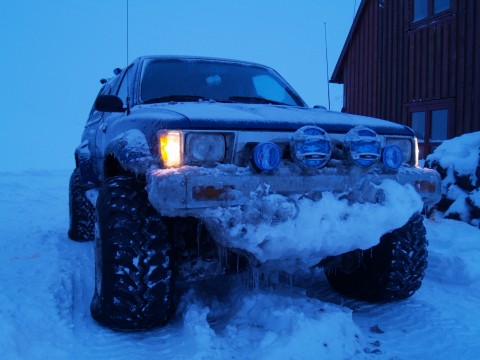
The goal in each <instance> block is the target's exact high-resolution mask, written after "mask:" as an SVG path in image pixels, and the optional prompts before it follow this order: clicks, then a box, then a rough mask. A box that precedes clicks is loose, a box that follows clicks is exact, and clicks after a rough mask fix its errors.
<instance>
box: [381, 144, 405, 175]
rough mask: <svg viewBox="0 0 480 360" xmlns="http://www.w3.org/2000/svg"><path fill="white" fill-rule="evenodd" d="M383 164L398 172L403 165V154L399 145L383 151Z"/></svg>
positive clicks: (387, 147)
mask: <svg viewBox="0 0 480 360" xmlns="http://www.w3.org/2000/svg"><path fill="white" fill-rule="evenodd" d="M382 159H383V164H384V165H385V166H386V167H387V168H388V169H390V170H397V169H398V168H399V167H400V166H401V165H402V163H403V152H402V149H400V147H399V146H397V145H388V146H385V148H384V149H383V154H382Z"/></svg>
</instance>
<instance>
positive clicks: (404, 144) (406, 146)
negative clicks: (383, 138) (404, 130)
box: [387, 138, 414, 163]
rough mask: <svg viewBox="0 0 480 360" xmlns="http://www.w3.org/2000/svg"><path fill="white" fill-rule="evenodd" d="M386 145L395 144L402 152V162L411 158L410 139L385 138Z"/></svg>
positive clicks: (412, 146)
mask: <svg viewBox="0 0 480 360" xmlns="http://www.w3.org/2000/svg"><path fill="white" fill-rule="evenodd" d="M387 145H397V146H398V147H399V148H400V149H401V150H402V153H403V162H406V163H409V162H410V161H411V160H412V149H414V145H412V141H411V140H410V139H405V138H387Z"/></svg>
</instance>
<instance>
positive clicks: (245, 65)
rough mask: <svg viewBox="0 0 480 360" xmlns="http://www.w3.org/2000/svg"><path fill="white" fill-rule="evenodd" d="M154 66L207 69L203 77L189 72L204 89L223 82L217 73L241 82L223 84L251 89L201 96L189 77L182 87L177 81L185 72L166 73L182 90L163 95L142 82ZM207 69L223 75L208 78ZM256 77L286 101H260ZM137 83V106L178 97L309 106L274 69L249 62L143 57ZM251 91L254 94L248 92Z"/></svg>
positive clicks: (213, 74) (152, 85) (212, 74)
mask: <svg viewBox="0 0 480 360" xmlns="http://www.w3.org/2000/svg"><path fill="white" fill-rule="evenodd" d="M155 63H163V64H166V65H168V63H169V65H171V66H175V63H178V64H183V65H184V66H187V67H188V65H189V64H195V65H197V66H200V67H199V68H198V70H201V69H202V68H203V69H204V70H206V71H205V72H204V74H203V77H202V72H201V71H191V72H190V73H189V75H190V76H191V78H193V77H196V78H197V80H199V79H201V80H202V81H203V82H202V86H203V87H204V88H205V86H210V87H211V88H212V89H213V88H214V86H215V85H218V84H220V83H221V82H222V81H223V78H222V76H221V75H219V73H220V74H223V76H225V75H226V76H227V78H228V77H229V76H231V77H232V79H233V77H234V76H237V77H238V79H239V80H241V81H235V80H232V79H230V80H229V81H230V82H228V81H225V84H227V85H235V86H237V85H238V86H239V87H240V86H243V87H244V88H245V87H246V86H247V85H244V83H245V84H247V83H248V87H251V89H249V90H245V91H247V93H245V92H240V93H236V92H235V91H232V92H231V93H228V92H225V93H222V95H224V96H220V97H219V96H209V95H210V94H209V93H207V92H208V91H206V90H203V91H204V93H202V91H201V90H199V89H200V86H198V87H197V89H196V91H198V92H197V93H194V92H192V88H191V86H192V85H191V84H192V83H193V80H192V81H191V78H189V80H188V85H187V80H184V81H183V85H181V84H182V81H180V79H181V77H180V75H185V74H184V73H181V74H180V73H178V74H176V75H172V74H171V73H169V74H170V76H171V77H172V79H173V80H175V82H174V83H173V82H172V84H174V85H177V84H180V86H179V88H181V87H182V86H183V90H182V91H178V92H177V91H170V92H164V93H162V92H161V91H160V90H157V89H155V88H154V87H156V86H157V85H156V83H155V82H154V81H151V83H150V84H147V83H146V82H145V83H144V81H145V79H147V75H146V72H147V71H148V70H151V69H153V68H152V67H151V65H152V64H155ZM159 68H160V67H159ZM205 68H207V69H205ZM208 68H210V69H215V68H218V69H219V70H223V72H217V73H216V72H212V73H211V75H210V76H208V77H207V76H206V75H205V74H206V72H207V71H208ZM228 70H230V71H228ZM154 71H155V69H153V71H152V72H154ZM157 72H159V71H157ZM249 72H250V74H249ZM159 73H161V72H159ZM162 73H168V72H166V71H163V72H162ZM179 74H180V75H179ZM197 74H198V77H197V76H196V75H197ZM255 74H257V75H256V76H257V77H259V76H263V77H268V78H269V79H271V80H273V81H274V82H275V83H276V84H277V85H278V89H282V90H283V91H284V94H280V95H284V98H285V99H287V101H279V100H278V99H273V98H271V99H269V98H261V97H260V96H259V95H258V94H257V89H256V88H254V84H253V78H254V76H253V75H255ZM244 75H250V77H248V76H246V77H243V76H244ZM175 76H178V78H175ZM148 78H149V79H151V78H153V79H154V78H155V76H149V77H148ZM139 80H140V81H139V92H138V102H139V103H140V104H147V103H152V102H155V101H152V100H154V99H155V98H158V99H159V101H158V102H170V101H168V100H165V101H161V99H162V98H168V97H178V98H179V99H180V98H182V97H185V99H187V100H184V101H204V100H205V99H206V100H207V101H210V100H212V101H217V102H226V103H249V104H251V103H255V104H259V103H265V104H273V105H284V106H298V107H308V106H307V105H306V103H305V102H304V101H303V99H302V98H301V97H300V96H299V95H298V93H297V92H296V91H295V90H294V89H293V88H292V87H291V86H290V84H288V83H287V81H285V79H284V78H282V77H281V76H280V75H279V74H278V73H277V72H276V71H275V70H273V69H271V68H269V67H267V66H263V65H259V64H255V63H249V62H242V61H234V60H223V59H210V58H181V57H180V58H177V57H171V58H170V57H166V58H146V59H145V60H144V61H143V63H142V65H141V69H140V79H139ZM149 86H150V88H149ZM252 90H253V91H255V92H248V91H252ZM146 91H150V94H149V96H145V93H146ZM155 91H158V93H157V94H156V96H153V95H152V94H153V93H154V92H155ZM142 96H145V98H143V97H142ZM188 97H191V100H188ZM195 97H198V98H199V99H198V100H195ZM242 98H243V100H242ZM254 98H257V100H262V99H264V100H265V101H264V102H262V101H251V100H254ZM249 99H250V100H249ZM174 102H176V101H174ZM178 102H182V101H180V100H179V101H178Z"/></svg>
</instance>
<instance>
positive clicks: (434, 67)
mask: <svg viewBox="0 0 480 360" xmlns="http://www.w3.org/2000/svg"><path fill="white" fill-rule="evenodd" d="M380 3H381V2H379V1H378V0H363V3H362V5H361V6H360V9H361V10H360V11H361V12H359V14H358V18H357V19H356V21H355V23H354V27H353V28H352V31H351V34H350V35H349V38H348V40H347V42H348V43H347V44H346V47H345V48H344V52H342V55H341V58H340V59H339V63H338V64H337V66H336V68H335V71H334V75H333V79H332V81H335V82H343V83H344V89H345V96H344V98H345V104H344V110H345V111H346V112H349V113H355V114H361V115H367V116H375V117H380V118H384V119H388V120H393V121H396V122H399V123H403V124H406V125H410V121H409V118H408V109H409V107H411V106H412V105H414V104H416V105H420V104H422V103H425V104H426V103H428V102H436V101H442V100H443V101H447V102H449V103H452V104H453V106H452V114H451V115H452V117H451V120H452V121H451V124H450V125H451V126H450V133H449V136H450V137H453V136H457V135H460V134H462V133H466V132H472V131H480V1H478V0H451V11H450V12H448V13H445V14H443V15H442V16H437V17H435V18H432V19H431V20H432V21H427V22H424V23H419V24H415V26H413V25H412V24H411V21H410V19H411V0H385V1H384V2H383V7H381V6H380Z"/></svg>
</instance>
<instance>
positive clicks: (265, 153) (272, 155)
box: [253, 142, 281, 172]
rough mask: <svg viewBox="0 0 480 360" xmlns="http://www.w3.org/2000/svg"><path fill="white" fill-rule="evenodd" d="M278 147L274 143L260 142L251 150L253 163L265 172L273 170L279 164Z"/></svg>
mask: <svg viewBox="0 0 480 360" xmlns="http://www.w3.org/2000/svg"><path fill="white" fill-rule="evenodd" d="M280 158H281V155H280V149H279V148H278V146H277V145H276V144H274V143H270V142H268V143H262V144H258V145H257V146H255V149H254V150H253V163H254V164H255V166H256V167H257V168H258V169H259V170H261V171H265V172H270V171H273V170H275V169H276V168H277V166H278V165H279V164H280Z"/></svg>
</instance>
